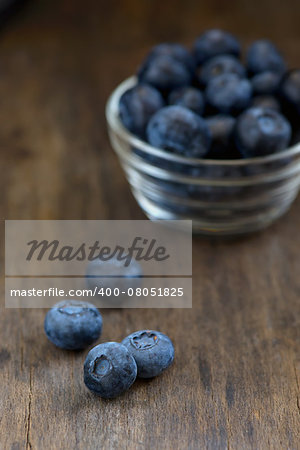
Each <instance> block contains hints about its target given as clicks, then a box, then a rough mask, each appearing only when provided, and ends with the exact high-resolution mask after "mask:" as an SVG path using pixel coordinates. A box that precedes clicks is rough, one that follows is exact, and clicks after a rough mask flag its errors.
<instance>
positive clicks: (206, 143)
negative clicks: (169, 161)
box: [147, 106, 211, 158]
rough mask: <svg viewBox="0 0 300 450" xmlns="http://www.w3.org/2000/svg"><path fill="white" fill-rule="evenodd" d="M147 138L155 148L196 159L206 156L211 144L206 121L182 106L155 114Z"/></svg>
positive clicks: (148, 128)
mask: <svg viewBox="0 0 300 450" xmlns="http://www.w3.org/2000/svg"><path fill="white" fill-rule="evenodd" d="M147 137H148V141H149V143H150V144H151V145H153V146H155V147H158V148H161V149H164V150H167V151H170V152H173V153H176V154H179V155H182V156H187V157H194V158H198V157H201V156H203V155H205V153H207V151H208V149H209V147H210V142H211V136H210V132H209V129H208V126H207V124H206V122H205V120H204V119H202V118H201V117H200V116H198V115H197V114H195V113H193V112H192V111H190V110H189V109H187V108H184V107H182V106H166V107H165V108H162V109H161V110H160V111H158V112H157V113H156V114H154V116H153V117H152V118H151V119H150V122H149V124H148V127H147Z"/></svg>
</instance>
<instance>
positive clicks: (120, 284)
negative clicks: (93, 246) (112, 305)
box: [86, 256, 143, 302]
mask: <svg viewBox="0 0 300 450" xmlns="http://www.w3.org/2000/svg"><path fill="white" fill-rule="evenodd" d="M142 275H143V271H142V267H141V265H140V263H139V262H138V261H136V260H135V259H132V260H131V261H130V263H129V266H127V267H125V266H124V261H119V260H118V259H117V258H116V257H115V256H114V257H112V258H111V259H109V260H107V261H102V260H101V259H94V260H93V261H90V262H89V264H88V267H87V272H86V282H87V285H88V288H89V289H92V291H94V290H95V289H97V292H98V295H96V297H97V298H98V299H100V300H105V301H111V302H122V301H123V300H124V298H126V299H127V298H128V296H127V295H126V294H122V292H127V290H128V288H136V287H138V286H140V284H141V277H142ZM112 277H113V278H112ZM100 288H102V289H103V290H101V289H100ZM108 288H109V289H110V294H111V295H109V294H106V292H107V289H108ZM115 288H117V289H119V292H118V293H117V294H116V295H114V289H115ZM108 292H109V291H108Z"/></svg>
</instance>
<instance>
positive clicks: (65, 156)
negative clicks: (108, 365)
mask: <svg viewBox="0 0 300 450" xmlns="http://www.w3.org/2000/svg"><path fill="white" fill-rule="evenodd" d="M299 17H300V4H299V2H298V1H296V0H287V1H285V2H281V1H279V0H270V1H267V0H259V1H258V0H257V1H256V0H255V1H254V0H253V1H251V2H249V1H246V0H233V1H231V2H230V5H229V3H228V2H223V1H222V0H211V1H210V2H206V3H203V2H199V1H192V0H186V1H185V2H180V1H175V0H172V1H171V0H165V1H164V2H161V1H159V0H152V1H151V2H150V1H141V0H124V1H122V2H118V1H116V0H111V1H110V2H107V1H106V2H105V1H96V0H95V1H88V2H80V1H78V0H72V1H71V0H61V1H58V0H52V1H50V0H48V1H46V0H44V1H42V0H41V1H38V2H29V3H28V4H27V6H26V8H25V9H24V10H23V11H21V12H20V13H19V15H18V16H17V17H16V18H14V19H13V20H12V22H11V23H10V26H7V27H6V28H5V29H4V31H3V32H2V35H1V37H0V163H1V166H0V167H1V178H0V183H1V184H0V185H1V196H0V210H1V217H2V218H3V219H4V218H5V219H141V218H143V217H144V216H143V214H142V212H141V211H140V209H139V207H138V206H137V204H136V202H135V201H134V199H133V197H132V195H131V193H130V190H129V187H128V184H127V182H126V180H125V178H124V175H123V173H122V171H121V169H120V167H119V164H118V161H117V159H116V157H115V155H114V154H113V152H112V150H111V148H110V145H109V143H108V138H107V134H106V125H105V120H104V106H105V101H106V99H107V97H108V95H109V93H110V92H111V90H112V89H113V88H114V87H115V86H116V85H117V84H118V83H119V82H120V81H121V80H122V79H124V78H125V77H127V76H128V75H130V74H131V73H132V72H133V71H134V70H135V67H136V66H137V64H138V62H139V61H140V59H141V57H142V56H143V55H144V53H145V52H146V50H147V49H148V48H149V47H150V46H151V45H153V44H154V43H157V42H158V41H160V40H180V41H182V42H186V43H188V44H189V43H191V42H192V40H193V39H194V37H195V36H197V34H199V33H200V32H201V31H202V30H203V29H206V28H209V27H211V26H220V27H225V28H227V29H229V30H232V31H233V32H236V33H238V34H239V35H241V36H242V37H243V39H244V42H245V43H248V42H249V41H250V40H251V39H254V38H256V37H261V36H267V37H269V38H272V39H274V40H275V41H276V42H277V43H278V44H279V45H280V46H281V47H282V49H284V50H285V51H286V53H287V56H288V59H289V63H290V64H291V65H297V63H298V64H300V61H299V47H300V31H299ZM299 222H300V200H299V199H298V200H297V201H296V202H295V204H294V205H293V207H292V209H291V211H290V212H289V213H288V214H287V215H286V216H285V217H284V218H283V219H282V220H280V221H279V222H278V223H277V224H275V225H274V226H272V227H271V228H270V229H269V230H266V231H265V232H263V233H259V234H256V235H253V236H251V237H248V238H245V239H240V240H236V241H228V242H222V241H209V240H204V239H201V238H195V239H194V247H193V273H194V288H193V309H191V310H123V311H121V310H106V311H103V316H104V332H103V336H102V339H103V340H120V339H122V338H123V337H124V336H125V335H126V334H127V333H129V332H132V331H134V330H136V329H140V328H154V329H158V330H161V331H163V332H165V333H167V334H168V335H170V337H171V338H172V339H173V341H174V344H175V349H176V360H175V362H174V365H173V366H172V368H170V370H168V371H166V372H165V373H164V374H163V375H162V376H161V377H159V378H157V379H154V380H151V381H148V382H141V381H138V382H137V383H136V384H135V385H134V387H133V388H132V389H131V390H130V391H129V392H128V393H126V394H125V395H124V396H122V397H120V398H118V399H115V400H112V401H103V400H101V399H99V398H95V397H94V396H93V395H92V394H90V393H89V392H87V390H86V388H85V387H84V385H83V380H82V365H83V360H84V355H85V352H79V353H72V352H64V351H59V350H57V349H56V348H54V347H53V346H52V345H50V343H49V342H48V341H47V340H46V338H45V336H44V334H43V318H44V311H41V310H6V309H4V300H3V301H2V308H1V314H0V333H1V343H0V372H1V374H0V375H1V382H0V407H1V417H0V442H1V443H0V447H1V448H2V449H13V450H17V449H23V448H27V449H73V448H75V449H96V448H97V449H98V448H103V449H237V450H240V449H261V450H265V449H276V450H278V449H299V448H300V444H299V443H300V434H299V425H300V424H299V419H300V352H299V345H300V323H299V322H300V306H299V295H300V278H299V273H300V258H299V244H300V237H299ZM2 231H3V226H2ZM1 261H2V264H1V267H3V252H2V258H1ZM2 286H3V283H2Z"/></svg>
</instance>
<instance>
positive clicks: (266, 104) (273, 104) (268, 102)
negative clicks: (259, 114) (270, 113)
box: [251, 95, 280, 112]
mask: <svg viewBox="0 0 300 450" xmlns="http://www.w3.org/2000/svg"><path fill="white" fill-rule="evenodd" d="M251 106H254V107H256V108H268V109H274V110H275V111H278V112H280V103H279V101H278V100H277V98H276V97H273V96H272V95H256V96H254V97H253V98H252V101H251Z"/></svg>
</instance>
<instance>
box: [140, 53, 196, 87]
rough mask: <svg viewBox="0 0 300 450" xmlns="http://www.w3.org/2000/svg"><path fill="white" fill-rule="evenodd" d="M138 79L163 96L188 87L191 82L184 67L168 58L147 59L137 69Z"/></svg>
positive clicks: (189, 74)
mask: <svg viewBox="0 0 300 450" xmlns="http://www.w3.org/2000/svg"><path fill="white" fill-rule="evenodd" d="M138 78H139V81H140V82H142V83H147V84H150V85H152V86H154V87H155V88H156V89H158V90H160V91H161V92H162V93H163V94H167V93H168V92H170V91H171V90H173V89H176V88H179V87H183V86H188V85H189V84H190V83H191V81H192V75H191V73H190V71H189V69H188V68H187V67H186V65H185V64H183V63H182V62H180V61H177V60H176V59H174V58H171V57H170V56H155V57H153V58H150V59H147V60H146V61H145V62H144V64H142V66H141V67H140V69H139V72H138Z"/></svg>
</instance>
